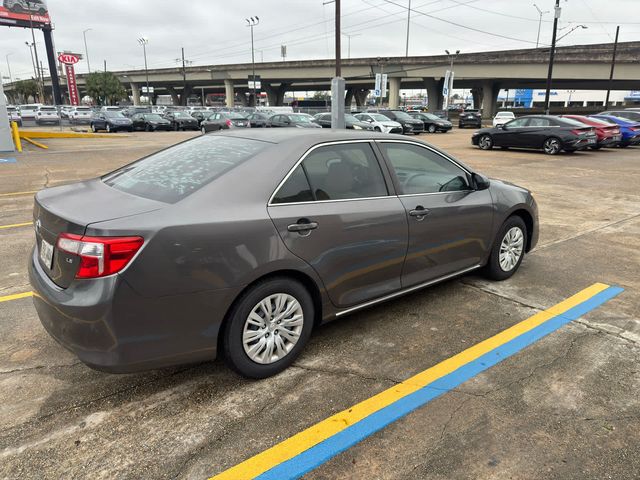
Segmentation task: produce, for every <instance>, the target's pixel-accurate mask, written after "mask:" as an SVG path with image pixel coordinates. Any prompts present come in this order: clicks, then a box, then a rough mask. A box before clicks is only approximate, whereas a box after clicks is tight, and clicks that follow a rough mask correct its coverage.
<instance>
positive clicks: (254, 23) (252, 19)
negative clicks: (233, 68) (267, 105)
mask: <svg viewBox="0 0 640 480" xmlns="http://www.w3.org/2000/svg"><path fill="white" fill-rule="evenodd" d="M245 20H246V21H247V27H249V28H250V29H251V80H252V81H253V84H252V87H253V88H252V89H251V90H252V96H253V106H254V107H255V106H257V105H258V98H257V97H256V57H255V51H254V49H253V27H256V26H258V24H259V23H260V18H258V17H257V16H255V17H250V18H245Z"/></svg>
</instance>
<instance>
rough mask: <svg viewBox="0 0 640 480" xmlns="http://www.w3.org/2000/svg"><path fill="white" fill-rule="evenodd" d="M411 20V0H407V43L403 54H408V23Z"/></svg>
mask: <svg viewBox="0 0 640 480" xmlns="http://www.w3.org/2000/svg"><path fill="white" fill-rule="evenodd" d="M410 22H411V0H409V8H407V45H406V47H405V49H404V56H405V57H408V56H409V25H410Z"/></svg>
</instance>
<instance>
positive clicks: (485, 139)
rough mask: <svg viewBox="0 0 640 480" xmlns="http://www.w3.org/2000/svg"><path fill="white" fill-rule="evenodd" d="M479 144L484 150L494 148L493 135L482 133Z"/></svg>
mask: <svg viewBox="0 0 640 480" xmlns="http://www.w3.org/2000/svg"><path fill="white" fill-rule="evenodd" d="M478 145H479V146H480V148H481V149H482V150H491V149H492V148H493V139H492V138H491V135H482V136H481V137H480V140H479V141H478Z"/></svg>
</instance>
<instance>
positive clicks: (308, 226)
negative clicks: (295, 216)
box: [287, 218, 318, 233]
mask: <svg viewBox="0 0 640 480" xmlns="http://www.w3.org/2000/svg"><path fill="white" fill-rule="evenodd" d="M316 228H318V222H311V221H309V220H307V219H306V218H301V219H300V220H298V222H297V223H292V224H291V225H289V226H288V227H287V230H289V231H290V232H298V233H304V232H309V231H310V230H315V229H316Z"/></svg>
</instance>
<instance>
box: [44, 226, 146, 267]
mask: <svg viewBox="0 0 640 480" xmlns="http://www.w3.org/2000/svg"><path fill="white" fill-rule="evenodd" d="M143 243H144V239H143V238H142V237H87V236H82V235H74V234H72V233H61V234H60V236H58V243H57V246H58V248H59V249H60V250H63V251H65V252H67V253H70V254H72V255H77V256H78V257H80V267H79V268H78V271H77V272H76V278H97V277H104V276H106V275H112V274H114V273H117V272H119V271H120V270H122V269H123V268H124V267H126V266H127V264H128V263H129V262H130V261H131V259H132V258H133V257H134V255H135V254H136V253H137V252H138V250H140V247H141V246H142V244H143Z"/></svg>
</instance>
